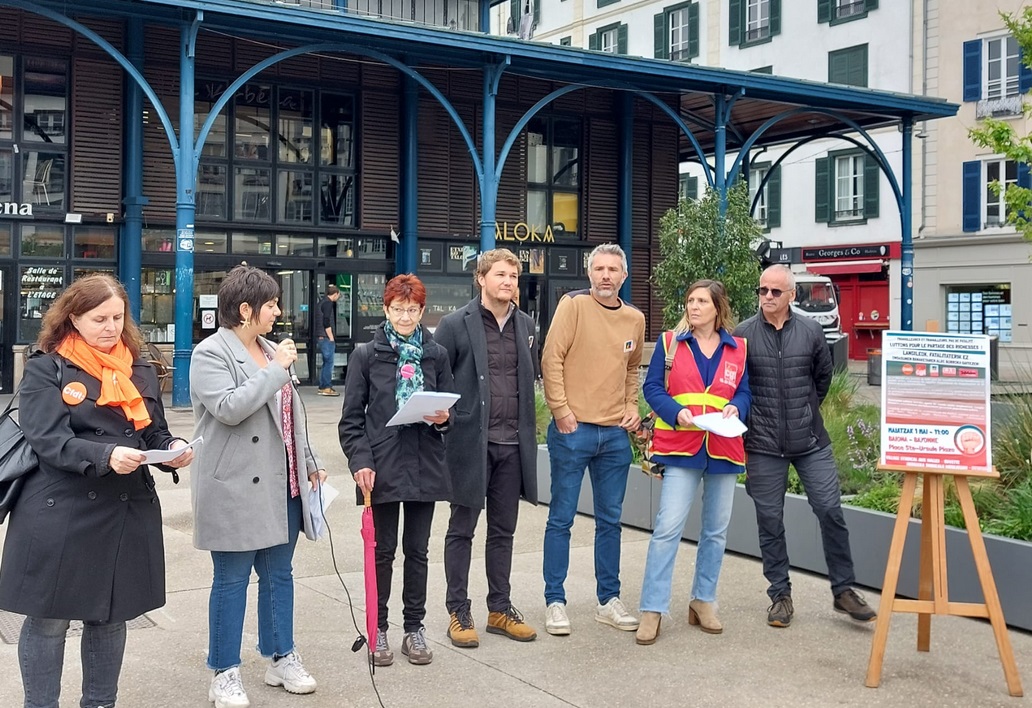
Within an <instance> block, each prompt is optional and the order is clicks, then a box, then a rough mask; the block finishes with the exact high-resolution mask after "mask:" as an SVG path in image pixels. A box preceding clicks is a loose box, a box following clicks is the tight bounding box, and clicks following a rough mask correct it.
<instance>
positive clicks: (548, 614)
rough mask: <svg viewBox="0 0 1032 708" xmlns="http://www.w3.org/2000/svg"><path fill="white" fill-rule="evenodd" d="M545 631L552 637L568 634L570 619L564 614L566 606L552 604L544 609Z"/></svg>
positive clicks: (559, 603)
mask: <svg viewBox="0 0 1032 708" xmlns="http://www.w3.org/2000/svg"><path fill="white" fill-rule="evenodd" d="M545 631H546V632H548V633H549V634H554V635H557V636H559V635H567V634H569V633H570V618H569V616H568V615H567V614H566V604H565V603H563V602H553V603H552V604H550V605H549V606H548V607H547V608H546V609H545Z"/></svg>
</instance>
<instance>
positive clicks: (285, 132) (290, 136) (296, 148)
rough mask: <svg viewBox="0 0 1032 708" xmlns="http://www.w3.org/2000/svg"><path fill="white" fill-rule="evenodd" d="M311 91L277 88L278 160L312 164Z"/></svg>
mask: <svg viewBox="0 0 1032 708" xmlns="http://www.w3.org/2000/svg"><path fill="white" fill-rule="evenodd" d="M313 117H314V116H313V111H312V92H311V91H298V90H295V89H287V88H281V89H280V90H279V121H278V122H277V125H278V126H279V135H278V136H277V141H276V142H277V144H278V145H279V161H280V162H292V163H297V164H302V165H311V164H312V143H313V137H314V136H313V135H312V123H313Z"/></svg>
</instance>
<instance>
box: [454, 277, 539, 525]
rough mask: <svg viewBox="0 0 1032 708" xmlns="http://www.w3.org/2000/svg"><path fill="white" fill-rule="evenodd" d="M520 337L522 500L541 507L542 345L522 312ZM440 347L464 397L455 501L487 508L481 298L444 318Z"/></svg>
mask: <svg viewBox="0 0 1032 708" xmlns="http://www.w3.org/2000/svg"><path fill="white" fill-rule="evenodd" d="M512 316H513V318H514V319H513V321H512V324H513V326H514V329H515V332H516V352H517V357H518V364H517V367H516V372H515V373H516V376H517V391H518V401H519V405H518V407H519V413H518V428H519V448H520V466H521V468H522V473H523V487H522V490H521V496H522V497H523V498H524V499H526V500H527V501H529V502H531V503H533V504H537V499H538V489H537V434H536V419H535V413H534V379H535V378H536V373H537V372H536V368H535V367H536V364H537V347H536V346H535V345H536V344H537V342H535V340H534V320H533V319H531V317H530V315H528V314H527V313H525V312H522V311H520V310H516V311H515V312H513V314H512ZM434 337H436V339H437V342H438V344H440V345H442V346H443V347H444V348H445V349H447V350H448V356H449V360H450V361H451V366H452V371H453V372H454V374H455V386H456V389H457V391H458V393H459V394H461V395H462V398H460V399H459V401H458V403H456V404H455V408H454V409H453V410H452V413H453V415H454V420H452V421H451V422H452V430H451V432H450V433H449V434H448V465H449V469H450V471H451V477H452V486H453V492H454V502H455V503H456V504H461V505H462V506H468V507H472V508H474V509H483V508H484V501H485V499H486V497H487V431H488V426H489V425H490V411H491V380H490V371H489V370H488V359H487V337H486V335H485V333H484V318H483V314H482V313H481V308H480V296H479V295H478V296H477V297H475V298H474V299H473V300H472V301H471V302H470V303H469V304H468V305H466V306H465V307H463V308H462V309H460V310H457V311H455V312H453V313H451V314H448V315H445V317H444V318H443V319H442V320H441V323H440V324H439V325H438V326H437V331H436V332H435V333H434Z"/></svg>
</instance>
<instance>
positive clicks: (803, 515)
mask: <svg viewBox="0 0 1032 708" xmlns="http://www.w3.org/2000/svg"><path fill="white" fill-rule="evenodd" d="M584 477H585V483H584V485H583V487H582V489H581V496H580V500H579V501H578V504H577V511H578V512H580V513H582V514H587V515H589V516H590V515H591V514H592V501H591V481H590V480H589V479H588V475H587V474H585V475H584ZM660 486H661V483H660V482H658V481H655V480H653V479H652V478H651V477H649V476H647V475H645V474H643V473H642V472H641V468H639V467H638V466H637V465H631V469H630V472H629V473H628V475H627V494H626V496H625V497H624V507H623V523H625V524H627V525H628V526H633V527H636V528H640V529H645V530H648V531H651V530H652V528H653V519H654V518H655V512H656V509H658V504H659V490H660ZM549 487H550V465H549V461H548V449H547V448H546V447H545V446H544V445H541V446H539V447H538V490H539V495H540V500H541V502H542V503H543V504H548V502H549V501H550V499H551V495H550V493H549ZM699 509H700V506H699V505H698V504H695V505H694V506H693V508H692V513H691V514H690V515H689V517H688V523H687V524H686V525H685V532H684V538H685V539H687V540H689V541H697V540H698V532H699V525H700V511H699ZM842 509H843V512H844V513H845V517H846V525H847V526H848V527H849V541H850V546H851V548H852V551H853V566H854V570H855V573H856V581H857V583H858V584H859V585H863V586H866V587H871V588H876V589H879V590H880V589H881V586H882V581H883V580H884V578H885V564H886V562H887V561H888V556H889V543H890V542H891V540H892V529H893V526H894V525H895V523H896V517H895V516H894V515H892V514H885V513H882V512H880V511H871V510H869V509H861V508H859V507H854V506H843V507H842ZM920 530H921V525H920V522H919V521H918V520H916V519H911V520H910V525H909V528H908V530H907V542H906V545H905V547H904V550H903V563H902V566H901V569H900V576H899V588H898V590H897V592H898V593H899V595H901V596H904V597H917V573H918V557H919V551H920ZM785 536H786V538H787V539H788V555H789V558H791V561H792V566H793V567H794V568H799V569H801V570H807V571H811V572H814V573H821V574H827V572H828V567H827V565H826V564H825V562H824V550H823V547H822V546H821V534H820V528H819V526H818V524H817V518H816V517H815V516H814V515H813V513H812V512H811V510H810V505H809V504H808V502H807V500H806V497H805V496H801V495H798V494H788V495H786V497H785ZM983 537H984V538H985V546H986V552H987V553H988V555H989V562H990V564H991V565H992V569H993V577H994V578H995V580H996V590H997V592H998V593H999V595H1000V603H1001V604H1002V605H1003V614H1004V617H1006V619H1007V624H1008V625H1010V626H1011V627H1018V628H1020V629H1025V630H1032V592H1029V590H1028V588H1030V587H1032V543H1027V542H1025V541H1015V540H1013V539H1009V538H1002V537H1000V536H992V535H989V534H983ZM727 550H729V551H733V552H735V553H743V554H746V555H750V556H753V557H755V558H759V557H760V547H759V541H758V537H757V531H756V514H755V511H754V509H753V503H752V500H751V499H750V498H749V495H748V494H746V493H745V487H744V486H742V485H738V486H737V487H736V488H735V499H734V507H733V511H732V514H731V525H730V526H729V527H728V531H727ZM946 563H947V568H948V569H949V584H950V586H949V592H950V600H951V601H952V602H982V589H981V587H980V586H979V583H978V575H977V573H976V572H975V564H974V559H973V558H972V555H971V545H970V544H969V542H968V537H967V532H966V531H963V530H960V529H955V528H949V527H947V529H946Z"/></svg>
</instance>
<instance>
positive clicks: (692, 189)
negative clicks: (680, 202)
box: [684, 177, 699, 201]
mask: <svg viewBox="0 0 1032 708" xmlns="http://www.w3.org/2000/svg"><path fill="white" fill-rule="evenodd" d="M684 196H685V199H691V200H692V201H695V200H696V199H698V198H699V178H698V177H689V178H688V179H687V181H686V182H685V187H684Z"/></svg>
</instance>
